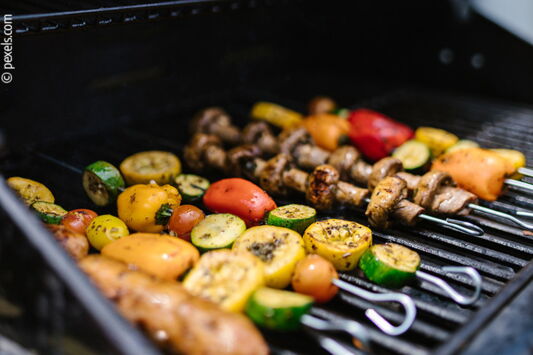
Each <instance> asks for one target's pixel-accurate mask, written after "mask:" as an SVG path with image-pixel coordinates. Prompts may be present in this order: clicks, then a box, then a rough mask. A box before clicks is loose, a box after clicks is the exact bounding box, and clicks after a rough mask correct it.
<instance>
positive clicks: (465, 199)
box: [430, 186, 477, 216]
mask: <svg viewBox="0 0 533 355" xmlns="http://www.w3.org/2000/svg"><path fill="white" fill-rule="evenodd" d="M470 203H477V196H476V195H474V194H473V193H471V192H468V191H466V190H463V189H460V188H457V187H452V186H444V187H441V188H440V189H439V190H438V191H437V194H436V195H435V197H434V198H433V200H432V201H431V207H430V209H431V211H432V212H435V213H439V214H448V215H451V214H454V215H462V216H466V215H467V214H469V213H470V209H469V208H468V204H470Z"/></svg>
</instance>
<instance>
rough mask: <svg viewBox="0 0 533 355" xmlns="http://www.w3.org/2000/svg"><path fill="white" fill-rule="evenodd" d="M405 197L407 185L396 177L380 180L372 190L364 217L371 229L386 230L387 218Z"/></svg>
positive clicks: (388, 222) (388, 224)
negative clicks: (366, 218)
mask: <svg viewBox="0 0 533 355" xmlns="http://www.w3.org/2000/svg"><path fill="white" fill-rule="evenodd" d="M406 197H407V183H406V182H405V180H403V179H400V178H399V177H397V176H389V177H386V178H385V179H383V180H381V181H380V182H379V184H378V185H377V186H376V187H375V188H374V191H373V192H372V196H371V197H370V203H369V204H368V207H367V208H366V212H365V215H366V216H367V217H368V221H369V222H370V224H371V225H372V226H373V227H377V228H388V227H389V226H390V224H391V223H390V221H389V216H390V215H391V213H392V212H393V210H394V208H395V207H396V205H397V204H398V202H400V201H401V200H403V199H405V198H406Z"/></svg>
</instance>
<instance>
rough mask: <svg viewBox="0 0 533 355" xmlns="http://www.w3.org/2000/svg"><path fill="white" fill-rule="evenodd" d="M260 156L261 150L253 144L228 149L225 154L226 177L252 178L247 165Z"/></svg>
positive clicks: (251, 172)
mask: <svg viewBox="0 0 533 355" xmlns="http://www.w3.org/2000/svg"><path fill="white" fill-rule="evenodd" d="M260 156H261V150H260V149H259V147H257V146H256V145H253V144H244V145H241V146H238V147H235V148H233V149H230V150H229V151H228V152H227V154H226V159H227V160H226V163H227V165H226V171H227V173H228V175H236V176H244V177H248V178H253V177H254V176H253V171H249V169H248V166H247V165H248V164H250V163H252V162H253V161H254V160H255V159H256V158H258V157H260Z"/></svg>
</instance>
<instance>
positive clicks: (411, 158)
mask: <svg viewBox="0 0 533 355" xmlns="http://www.w3.org/2000/svg"><path fill="white" fill-rule="evenodd" d="M392 156H393V157H394V158H396V159H399V160H400V161H401V162H402V165H403V168H404V169H405V170H407V171H413V170H419V169H420V170H422V169H423V168H425V167H427V166H428V164H429V162H430V160H431V152H430V151H429V148H428V146H427V145H425V144H424V143H422V142H419V141H417V140H409V141H407V142H405V143H404V144H402V145H401V146H399V147H398V148H396V149H395V150H394V153H392Z"/></svg>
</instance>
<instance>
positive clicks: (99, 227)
mask: <svg viewBox="0 0 533 355" xmlns="http://www.w3.org/2000/svg"><path fill="white" fill-rule="evenodd" d="M129 234H130V232H129V231H128V227H127V226H126V223H124V222H123V221H122V220H120V219H118V218H117V217H115V216H112V215H110V214H104V215H102V216H98V217H96V218H95V219H93V220H92V222H91V223H90V224H89V226H88V227H87V238H88V239H89V243H91V245H92V246H93V248H95V249H98V250H101V249H102V248H103V247H105V246H106V245H107V244H109V243H111V242H113V241H115V240H117V239H120V238H122V237H125V236H127V235H129Z"/></svg>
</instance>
